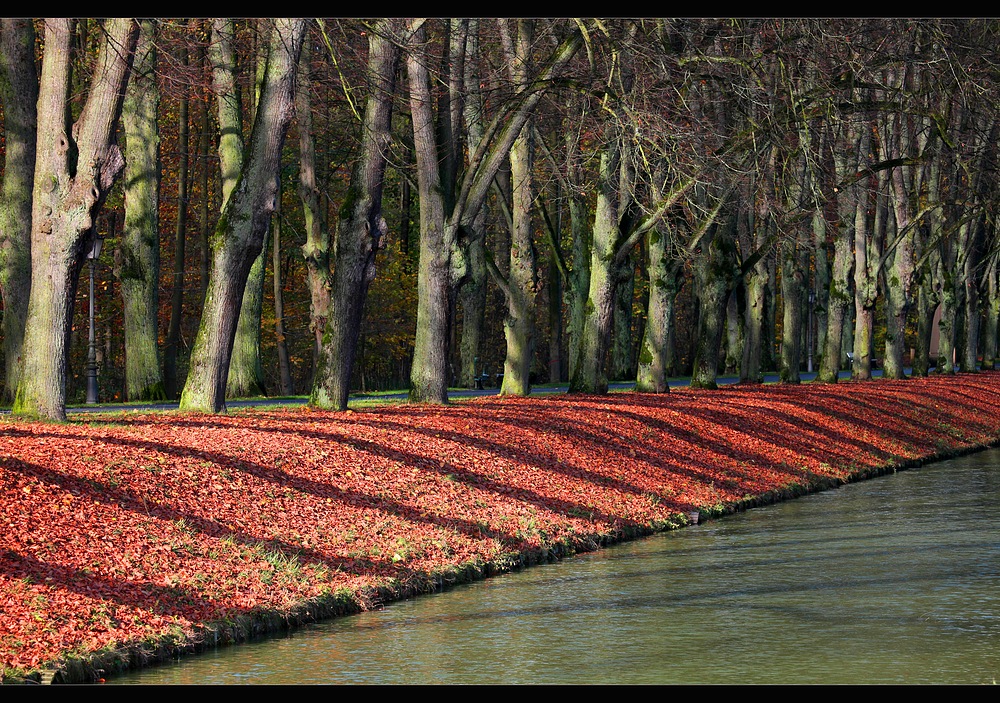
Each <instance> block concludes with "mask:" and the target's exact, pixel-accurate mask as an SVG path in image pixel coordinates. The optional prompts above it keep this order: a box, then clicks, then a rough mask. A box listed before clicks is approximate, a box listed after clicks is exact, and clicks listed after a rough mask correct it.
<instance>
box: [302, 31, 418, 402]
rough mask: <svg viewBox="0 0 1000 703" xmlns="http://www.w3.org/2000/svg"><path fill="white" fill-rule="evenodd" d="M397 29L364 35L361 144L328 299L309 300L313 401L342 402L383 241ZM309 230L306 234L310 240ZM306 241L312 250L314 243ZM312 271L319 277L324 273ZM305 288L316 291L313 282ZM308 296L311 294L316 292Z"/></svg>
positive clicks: (343, 214) (309, 189) (341, 215)
mask: <svg viewBox="0 0 1000 703" xmlns="http://www.w3.org/2000/svg"><path fill="white" fill-rule="evenodd" d="M401 30H402V23H401V22H400V21H398V20H393V19H386V20H381V21H379V22H378V23H376V25H375V26H374V27H373V28H372V31H371V32H370V33H369V35H368V36H369V53H368V79H369V81H370V82H371V85H370V88H369V94H368V101H367V104H366V106H365V115H364V119H363V131H362V136H361V145H360V149H359V153H358V158H357V160H356V161H355V163H354V169H353V171H352V173H351V182H350V185H349V186H348V189H347V194H346V196H345V198H344V203H343V205H341V208H340V213H339V223H338V227H337V240H336V247H335V253H334V267H333V276H332V281H331V283H332V285H331V288H330V290H329V294H328V295H329V303H328V306H323V305H322V304H321V305H319V306H315V305H314V307H317V308H319V309H322V308H323V307H327V309H328V310H329V314H328V316H327V318H326V320H325V323H324V326H323V337H322V340H321V344H320V348H319V356H318V363H317V366H316V375H315V378H314V380H313V390H312V394H311V396H310V398H309V402H310V404H311V405H314V406H317V407H322V408H335V409H338V410H345V409H346V408H347V396H348V394H349V393H350V390H351V388H350V383H351V372H352V371H353V368H354V359H355V356H356V354H357V349H358V339H359V337H360V333H361V320H362V312H363V311H364V304H365V299H366V297H367V295H368V287H369V285H371V282H372V281H373V280H374V278H375V254H376V252H377V251H378V249H379V248H380V247H384V246H385V243H384V240H385V237H386V235H387V226H386V222H385V218H383V217H382V187H383V184H384V178H385V168H386V160H387V154H388V150H389V142H390V133H389V128H390V125H391V116H392V96H393V88H394V85H395V77H396V68H397V64H398V60H399V49H398V46H397V41H398V37H399V35H400V33H401ZM303 183H304V184H305V183H306V182H305V181H304V182H303ZM314 188H315V186H314V185H312V186H309V185H306V188H305V189H304V191H305V192H306V193H311V192H312V191H313V190H314ZM312 227H313V228H317V227H318V223H317V222H315V221H314V222H313V224H312ZM316 236H317V235H315V234H313V235H311V237H312V238H313V239H312V241H315V239H316ZM307 246H309V243H307ZM311 248H312V249H316V250H318V247H316V246H315V245H314V246H313V247H311ZM319 265H320V264H311V267H312V268H311V269H310V270H311V275H315V274H313V273H312V269H313V268H318V266H319ZM320 275H322V276H325V275H326V272H323V274H320ZM318 278H319V277H318V276H317V280H318ZM311 288H312V289H313V291H316V288H317V286H316V283H315V282H314V283H312V284H311ZM324 289H325V286H324ZM313 295H314V299H315V297H316V293H315V292H314V294H313Z"/></svg>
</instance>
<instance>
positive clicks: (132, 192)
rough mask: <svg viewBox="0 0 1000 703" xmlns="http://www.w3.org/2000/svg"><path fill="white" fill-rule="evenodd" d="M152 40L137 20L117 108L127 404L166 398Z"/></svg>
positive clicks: (150, 25)
mask: <svg viewBox="0 0 1000 703" xmlns="http://www.w3.org/2000/svg"><path fill="white" fill-rule="evenodd" d="M155 40H156V24H155V22H153V21H152V20H143V21H142V22H141V29H140V32H139V40H138V43H137V45H136V54H135V63H134V66H133V70H132V78H131V80H130V81H129V85H128V89H127V90H126V91H125V102H124V105H123V107H122V121H123V123H124V125H125V140H126V142H125V144H126V154H127V157H128V158H127V159H126V162H125V227H124V229H123V231H122V237H121V242H120V244H119V246H118V250H117V251H116V252H115V275H116V276H117V277H118V279H119V281H121V294H122V304H123V312H124V317H125V397H126V398H127V399H128V400H166V398H167V395H166V392H165V389H164V385H163V376H162V375H161V372H160V358H159V347H158V345H157V329H156V327H157V317H158V316H157V313H158V311H159V295H158V293H159V284H160V227H159V201H160V133H159V127H158V125H157V112H158V109H159V103H160V94H159V89H158V87H157V83H156V48H155ZM184 170H186V169H184ZM186 175H187V174H186V173H185V174H184V176H186ZM181 207H183V205H182V206H181ZM182 236H183V235H182Z"/></svg>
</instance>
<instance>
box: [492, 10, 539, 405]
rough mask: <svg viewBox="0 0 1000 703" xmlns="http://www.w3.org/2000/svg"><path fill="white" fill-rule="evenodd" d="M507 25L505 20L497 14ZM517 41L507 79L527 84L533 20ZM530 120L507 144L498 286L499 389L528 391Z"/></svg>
mask: <svg viewBox="0 0 1000 703" xmlns="http://www.w3.org/2000/svg"><path fill="white" fill-rule="evenodd" d="M501 22H502V23H503V26H504V27H506V21H505V20H501ZM517 27H518V31H517V39H516V41H515V42H514V44H515V46H514V47H511V48H510V49H508V50H507V52H506V58H507V65H508V66H509V67H510V74H511V81H512V82H513V84H514V87H515V90H519V91H520V90H524V89H525V88H527V86H528V80H529V76H528V66H529V65H530V61H531V43H532V40H533V38H534V37H533V34H534V25H533V23H532V21H531V20H524V19H522V20H518V23H517ZM531 124H532V122H531V120H530V119H528V120H527V121H526V122H525V124H524V126H522V128H521V132H520V134H518V136H517V139H515V140H514V144H513V146H512V147H511V150H510V174H511V233H510V266H509V267H508V270H507V285H505V286H501V290H502V291H503V292H504V294H505V297H506V299H507V315H506V317H505V318H504V325H503V327H504V337H505V338H506V341H507V354H506V356H505V357H504V363H503V373H504V375H503V383H502V384H501V386H500V395H521V396H526V395H529V394H530V393H531V378H530V376H531V364H532V361H533V360H534V356H535V354H534V351H535V349H534V346H535V286H536V285H537V283H538V274H537V269H536V262H535V248H534V245H533V243H532V229H531V209H532V208H531V205H532V169H533V163H534V160H533V154H532V145H531Z"/></svg>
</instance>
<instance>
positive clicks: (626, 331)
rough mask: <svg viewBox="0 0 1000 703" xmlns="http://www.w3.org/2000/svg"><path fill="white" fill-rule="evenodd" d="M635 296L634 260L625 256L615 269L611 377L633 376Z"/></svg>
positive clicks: (618, 378)
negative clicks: (633, 309)
mask: <svg viewBox="0 0 1000 703" xmlns="http://www.w3.org/2000/svg"><path fill="white" fill-rule="evenodd" d="M633 298H635V261H634V260H633V258H632V256H631V255H630V256H626V257H625V258H624V260H623V261H622V263H621V264H620V265H619V266H618V269H617V271H615V309H614V328H613V334H612V342H611V360H610V361H611V363H610V367H611V369H610V370H611V378H612V379H614V380H615V381H625V380H628V379H629V378H635V371H634V369H633V368H632V300H633Z"/></svg>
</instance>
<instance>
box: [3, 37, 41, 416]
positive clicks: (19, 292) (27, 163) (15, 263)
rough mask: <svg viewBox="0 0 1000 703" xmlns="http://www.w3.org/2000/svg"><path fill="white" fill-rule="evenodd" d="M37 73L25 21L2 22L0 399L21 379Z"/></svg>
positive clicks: (9, 395)
mask: <svg viewBox="0 0 1000 703" xmlns="http://www.w3.org/2000/svg"><path fill="white" fill-rule="evenodd" d="M37 102H38V77H37V75H36V73H35V31H34V28H33V26H32V23H31V21H30V20H26V19H11V18H6V19H4V20H3V25H2V28H0V103H2V106H3V117H4V139H5V144H4V148H5V156H4V172H3V186H2V191H0V294H2V295H3V328H2V333H3V354H4V371H5V373H4V379H5V382H4V387H3V400H4V401H5V402H10V401H12V400H13V399H14V392H15V391H16V390H17V385H18V383H19V382H20V379H21V368H22V363H21V362H22V359H21V344H22V341H23V340H24V324H25V320H26V319H27V316H28V298H29V296H30V292H31V189H32V181H33V180H34V177H35V130H36V126H37V113H36V109H37V105H36V103H37Z"/></svg>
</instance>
